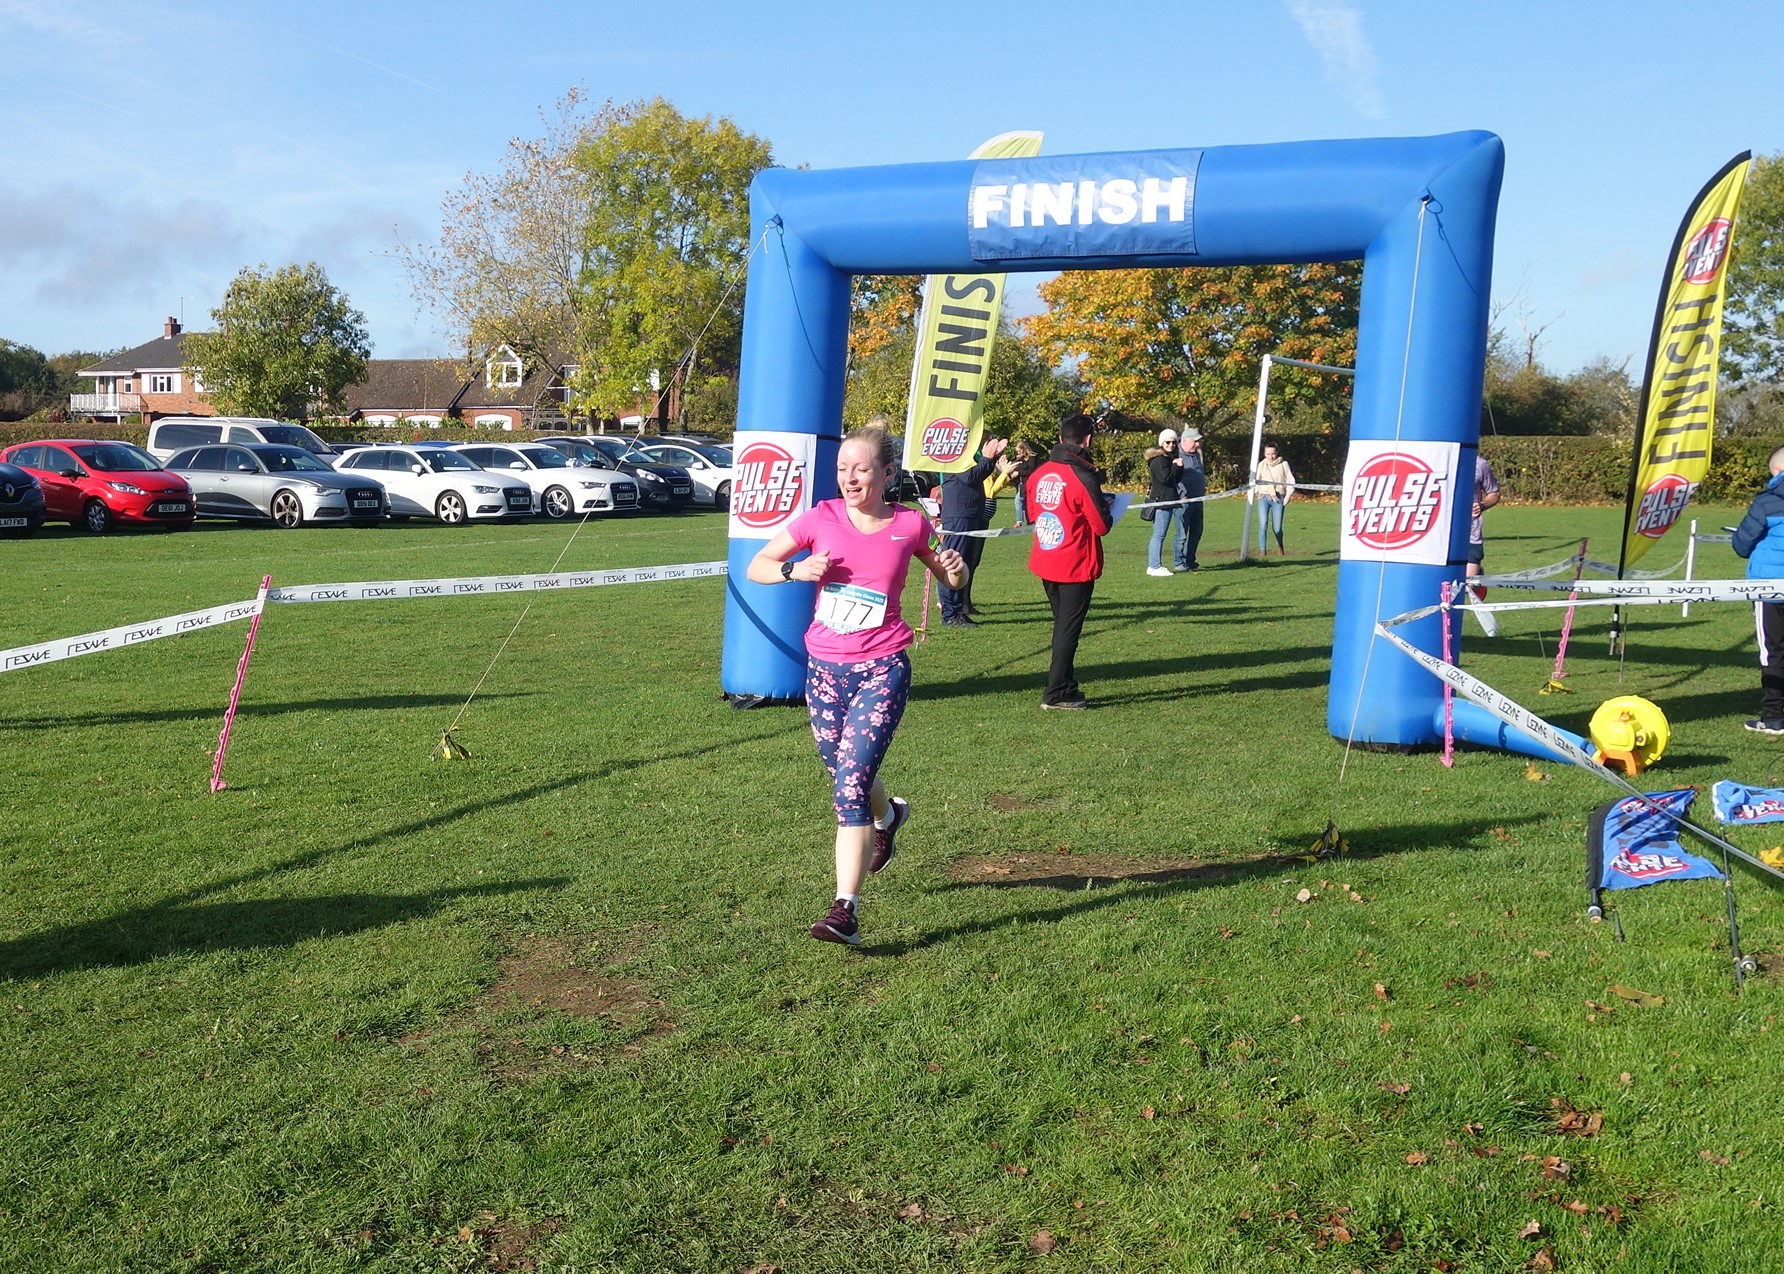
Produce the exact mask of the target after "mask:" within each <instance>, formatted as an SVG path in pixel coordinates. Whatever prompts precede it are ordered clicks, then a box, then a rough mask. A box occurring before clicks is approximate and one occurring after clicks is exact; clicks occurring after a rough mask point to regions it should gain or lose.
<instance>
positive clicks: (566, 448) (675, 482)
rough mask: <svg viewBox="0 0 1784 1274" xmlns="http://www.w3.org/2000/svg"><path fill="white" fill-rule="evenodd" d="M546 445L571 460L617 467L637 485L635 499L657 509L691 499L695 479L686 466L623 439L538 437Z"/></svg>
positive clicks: (685, 503)
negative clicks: (660, 458) (656, 457)
mask: <svg viewBox="0 0 1784 1274" xmlns="http://www.w3.org/2000/svg"><path fill="white" fill-rule="evenodd" d="M539 441H540V442H542V443H544V444H545V445H546V446H547V447H555V448H556V449H557V450H559V451H562V452H563V453H564V454H565V455H567V456H569V457H570V458H571V459H572V460H580V461H582V462H583V463H584V464H598V465H601V466H603V467H605V468H608V469H618V470H619V471H620V472H621V473H623V474H625V475H626V476H627V477H629V478H631V479H632V481H634V482H636V483H637V484H638V498H639V500H640V501H642V502H643V503H645V504H648V505H651V506H652V507H653V508H658V509H671V510H673V509H681V508H685V507H687V506H688V505H689V504H692V503H693V501H694V482H693V479H692V478H690V477H689V476H688V471H687V470H686V469H683V468H680V467H679V466H676V465H672V464H660V463H658V462H657V461H654V460H652V459H651V458H650V457H649V456H647V455H645V454H644V453H643V452H641V451H639V450H638V449H637V448H636V447H634V446H632V445H631V444H630V443H628V442H626V441H625V440H624V439H623V438H615V437H612V436H611V435H603V434H586V435H584V436H582V437H580V438H570V437H563V438H541V439H539Z"/></svg>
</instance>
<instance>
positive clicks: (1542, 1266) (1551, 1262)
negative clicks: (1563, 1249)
mask: <svg viewBox="0 0 1784 1274" xmlns="http://www.w3.org/2000/svg"><path fill="white" fill-rule="evenodd" d="M1530 1268H1531V1269H1533V1270H1552V1269H1554V1268H1555V1258H1554V1256H1553V1255H1552V1254H1551V1253H1550V1252H1549V1250H1548V1249H1547V1248H1546V1247H1545V1248H1539V1249H1537V1252H1536V1255H1535V1256H1533V1257H1531V1258H1530Z"/></svg>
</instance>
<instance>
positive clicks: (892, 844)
mask: <svg viewBox="0 0 1784 1274" xmlns="http://www.w3.org/2000/svg"><path fill="white" fill-rule="evenodd" d="M897 472H898V450H897V446H896V444H895V443H894V442H893V441H892V439H891V437H890V436H889V435H888V434H887V433H886V431H885V430H884V429H883V428H880V427H878V426H875V425H869V426H868V427H866V428H864V429H857V430H855V431H854V432H853V433H851V434H850V435H849V436H848V437H847V438H845V439H843V443H842V446H841V448H839V449H838V451H837V453H836V485H837V487H838V489H839V490H840V491H841V492H842V494H841V496H840V497H838V498H837V499H834V500H824V501H821V502H819V503H818V504H815V505H813V506H812V507H811V508H810V509H808V510H807V511H806V512H804V513H802V514H800V515H799V516H798V517H796V518H794V519H793V521H792V522H790V523H788V524H787V527H786V529H785V530H783V531H781V532H780V534H778V535H776V536H775V537H774V538H773V539H772V540H770V541H768V543H767V544H765V545H764V546H763V547H762V551H761V552H759V553H757V554H756V556H755V557H754V558H752V559H751V560H750V564H749V571H748V575H749V578H750V580H751V582H753V583H756V584H781V583H785V582H787V581H789V580H801V581H803V582H805V583H809V584H816V585H818V596H817V607H816V611H815V613H814V614H813V617H812V622H811V626H810V627H809V628H807V629H806V630H805V652H806V657H807V662H806V672H805V705H806V711H807V713H808V714H809V716H810V718H811V731H812V736H813V738H815V739H816V740H817V744H818V756H819V758H820V759H821V760H822V761H823V762H824V768H825V769H826V770H828V771H829V772H830V779H831V784H832V789H833V791H832V800H833V803H834V804H835V807H836V901H835V903H833V904H832V905H831V908H830V911H829V913H828V914H827V915H825V917H824V918H823V919H822V920H820V921H818V923H816V924H815V925H813V926H812V927H811V936H812V937H814V938H817V939H819V940H820V941H823V942H843V943H847V944H849V945H850V946H855V945H857V944H859V943H860V941H861V927H860V922H859V920H858V918H857V912H858V911H859V909H860V894H861V883H862V881H864V880H865V879H866V878H867V876H868V875H869V874H871V873H875V872H878V871H880V870H882V869H883V868H884V867H885V866H886V864H888V863H889V862H891V861H892V855H893V852H894V851H895V849H896V846H897V840H896V837H897V835H898V830H899V828H901V827H902V826H903V825H904V824H905V823H906V822H907V821H908V820H909V819H910V815H911V807H910V803H909V802H908V801H906V800H904V799H903V798H902V797H896V796H888V795H887V792H886V786H885V784H884V783H883V782H882V781H881V780H880V765H881V763H882V762H883V761H884V760H885V758H886V751H887V749H888V748H890V747H891V746H892V734H893V731H895V730H896V729H897V728H898V722H899V720H900V719H901V718H902V717H903V716H904V709H905V703H906V701H907V699H908V698H909V695H910V687H911V660H910V655H909V654H908V653H907V647H909V646H910V644H911V642H912V641H913V640H914V634H913V633H912V632H911V626H910V625H909V624H907V623H906V622H905V620H904V616H903V614H902V612H901V610H900V607H899V597H900V595H901V594H902V593H903V592H904V583H905V578H906V576H907V575H908V574H909V572H910V565H911V559H912V558H915V559H917V560H918V561H919V562H922V563H923V565H924V566H925V567H927V568H928V570H929V573H930V574H932V575H934V576H935V577H936V579H938V580H940V581H941V583H942V584H943V585H945V586H946V587H948V588H952V589H959V588H961V587H963V586H964V585H965V583H966V563H965V561H964V560H963V559H962V558H961V556H960V554H959V553H958V552H956V551H955V550H953V549H935V548H931V547H930V544H929V531H930V528H929V520H928V519H927V518H926V517H924V515H923V513H922V512H921V511H920V510H917V509H907V508H905V507H904V506H903V505H899V504H888V503H887V502H886V486H887V484H888V483H889V482H890V481H891V480H892V478H893V477H894V476H895V475H896V473H897ZM800 552H805V553H806V554H807V556H805V557H801V558H799V560H798V561H794V560H793V558H794V555H795V554H798V553H800Z"/></svg>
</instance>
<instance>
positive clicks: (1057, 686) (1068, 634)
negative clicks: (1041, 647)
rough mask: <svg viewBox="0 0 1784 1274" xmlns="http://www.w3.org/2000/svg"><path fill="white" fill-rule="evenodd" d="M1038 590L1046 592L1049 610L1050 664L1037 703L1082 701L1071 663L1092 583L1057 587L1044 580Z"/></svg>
mask: <svg viewBox="0 0 1784 1274" xmlns="http://www.w3.org/2000/svg"><path fill="white" fill-rule="evenodd" d="M1041 587H1042V588H1044V589H1046V590H1047V605H1049V606H1051V607H1052V608H1053V662H1052V664H1051V666H1049V668H1048V669H1047V689H1046V691H1045V692H1043V693H1042V695H1041V702H1042V703H1064V702H1066V701H1067V700H1070V699H1082V698H1083V697H1084V692H1083V691H1081V690H1079V689H1078V674H1077V669H1076V668H1074V667H1073V664H1074V662H1075V661H1076V660H1077V657H1078V638H1079V637H1080V636H1082V635H1083V633H1084V617H1085V616H1086V615H1088V614H1089V613H1090V594H1091V591H1092V590H1093V589H1095V588H1096V581H1095V580H1087V581H1086V582H1084V583H1082V584H1059V583H1055V582H1054V581H1053V580H1048V579H1044V580H1042V581H1041Z"/></svg>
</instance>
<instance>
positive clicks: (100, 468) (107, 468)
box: [0, 438, 198, 535]
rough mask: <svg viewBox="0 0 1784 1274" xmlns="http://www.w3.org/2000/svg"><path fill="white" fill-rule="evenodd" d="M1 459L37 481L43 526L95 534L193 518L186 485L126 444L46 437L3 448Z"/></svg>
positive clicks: (187, 521)
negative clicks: (54, 524) (64, 524)
mask: <svg viewBox="0 0 1784 1274" xmlns="http://www.w3.org/2000/svg"><path fill="white" fill-rule="evenodd" d="M0 460H4V461H6V462H7V463H8V464H14V465H17V466H18V467H19V468H21V469H25V470H28V471H29V472H30V474H31V476H32V477H34V478H36V479H37V485H38V486H40V487H41V488H43V504H44V513H43V516H44V520H45V521H49V522H69V523H72V524H74V525H76V526H84V527H86V528H87V530H89V531H91V532H93V533H94V534H95V535H100V534H103V533H105V532H106V531H109V530H111V529H112V528H113V527H115V526H117V525H119V524H120V523H125V524H129V525H134V526H190V525H191V524H192V522H193V521H194V519H196V518H197V516H198V513H197V511H196V510H195V509H194V508H193V504H192V488H191V487H189V486H187V485H186V480H185V479H184V478H182V477H180V476H179V475H178V474H177V473H168V472H166V471H165V470H164V469H162V468H161V462H160V461H159V460H156V459H155V458H154V457H153V456H151V455H150V454H149V453H148V452H146V451H144V450H143V449H142V448H141V447H138V446H135V445H133V444H131V443H128V442H101V441H98V440H96V439H92V438H47V439H44V440H43V441H41V442H25V443H20V444H19V445H18V446H16V447H8V448H7V449H6V451H5V453H4V454H0Z"/></svg>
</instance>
